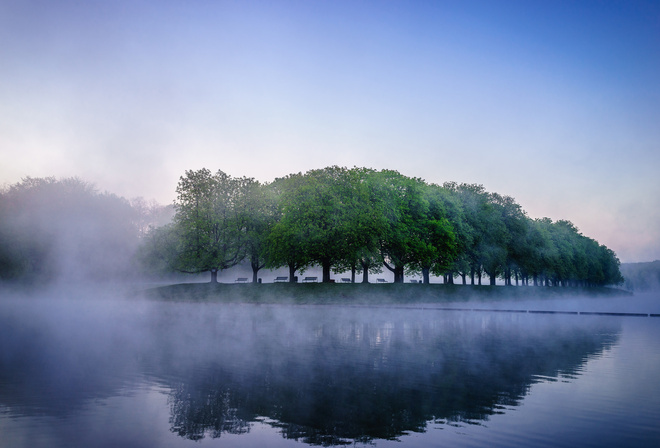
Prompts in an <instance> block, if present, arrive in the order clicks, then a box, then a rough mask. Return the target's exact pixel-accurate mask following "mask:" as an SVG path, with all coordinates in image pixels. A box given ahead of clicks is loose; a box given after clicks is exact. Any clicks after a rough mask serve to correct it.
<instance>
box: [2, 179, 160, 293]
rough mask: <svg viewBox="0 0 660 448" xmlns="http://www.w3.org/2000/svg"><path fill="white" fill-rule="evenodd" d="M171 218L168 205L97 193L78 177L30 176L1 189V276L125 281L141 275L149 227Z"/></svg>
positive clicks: (29, 279) (41, 280) (30, 279)
mask: <svg viewBox="0 0 660 448" xmlns="http://www.w3.org/2000/svg"><path fill="white" fill-rule="evenodd" d="M167 215H168V207H163V206H161V205H158V204H156V203H155V202H148V201H145V200H144V199H141V198H136V199H132V200H130V201H129V200H127V199H125V198H122V197H119V196H116V195H114V194H111V193H107V192H99V191H98V190H97V189H96V188H95V187H94V185H93V184H90V183H88V182H86V181H83V180H81V179H78V178H65V179H59V180H58V179H55V178H53V177H48V178H31V177H27V178H25V179H23V181H22V182H20V183H17V184H15V185H11V186H9V187H7V188H4V189H3V190H2V191H0V279H2V280H17V281H22V282H27V283H37V282H38V283H42V284H45V283H52V282H56V281H63V282H81V281H99V280H109V279H113V280H116V279H126V278H128V277H129V276H132V275H134V274H135V273H136V269H137V268H138V266H136V263H135V253H136V251H137V250H138V247H139V246H140V244H141V242H142V240H143V237H144V236H145V235H146V231H147V228H148V227H149V226H150V225H151V226H153V225H158V224H162V223H164V222H167V221H168V220H169V218H168V216H167ZM170 216H171V212H170Z"/></svg>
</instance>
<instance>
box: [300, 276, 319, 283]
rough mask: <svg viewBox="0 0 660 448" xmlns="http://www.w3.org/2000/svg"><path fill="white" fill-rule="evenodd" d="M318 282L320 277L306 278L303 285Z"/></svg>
mask: <svg viewBox="0 0 660 448" xmlns="http://www.w3.org/2000/svg"><path fill="white" fill-rule="evenodd" d="M317 281H318V277H305V278H304V279H303V283H309V282H317Z"/></svg>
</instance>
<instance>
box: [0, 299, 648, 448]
mask: <svg viewBox="0 0 660 448" xmlns="http://www.w3.org/2000/svg"><path fill="white" fill-rule="evenodd" d="M659 305H660V297H658V296H644V297H634V298H628V299H626V300H623V299H616V300H612V299H609V300H600V299H599V300H595V299H590V300H587V301H572V300H559V301H552V302H542V303H539V302H532V301H530V302H516V303H509V304H507V303H506V302H504V303H499V304H496V305H492V306H493V307H495V308H500V309H521V310H566V311H573V310H579V311H610V312H611V311H633V312H647V313H658V312H660V309H659V308H660V306H659ZM461 306H465V304H462V305H461ZM489 306H491V305H489ZM475 307H479V308H485V307H486V306H485V305H484V303H479V304H477V305H476V306H475ZM659 422H660V317H623V316H599V315H560V314H537V313H514V312H492V311H455V310H454V311H450V310H434V309H401V308H350V307H328V306H317V307H314V306H306V307H305V306H299V307H293V306H251V305H229V306H228V305H207V304H181V303H157V302H146V301H128V300H107V299H96V300H90V299H89V298H80V297H79V298H67V299H58V300H54V299H30V300H25V299H23V300H14V299H7V298H5V299H4V300H2V301H0V446H2V447H59V446H61V447H78V446H79V447H86V446H95V447H106V446H107V447H115V446H123V447H179V446H190V447H198V446H232V447H234V446H237V447H257V446H259V447H261V446H273V447H289V446H297V447H301V446H307V445H324V446H330V445H346V444H349V445H353V444H355V445H357V446H378V447H390V446H392V447H399V448H402V447H406V448H407V447H428V446H455V447H461V446H466V447H468V446H469V447H486V446H488V447H492V446H525V447H544V446H547V447H562V446H565V447H576V446H581V447H582V446H594V447H608V446H612V447H620V446H628V447H634V446H637V447H647V446H648V447H658V446H660V423H659Z"/></svg>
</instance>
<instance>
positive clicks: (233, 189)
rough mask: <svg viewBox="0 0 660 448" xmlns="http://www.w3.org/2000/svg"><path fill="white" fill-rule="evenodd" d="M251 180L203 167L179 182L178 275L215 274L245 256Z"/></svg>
mask: <svg viewBox="0 0 660 448" xmlns="http://www.w3.org/2000/svg"><path fill="white" fill-rule="evenodd" d="M253 183H254V181H253V180H252V179H247V178H232V177H230V176H229V175H227V174H225V173H223V172H222V171H220V170H218V172H217V173H216V174H211V171H209V170H208V169H206V168H203V169H200V170H198V171H186V172H185V175H184V176H182V177H181V178H180V179H179V183H178V185H177V189H176V193H177V199H176V201H175V208H176V214H175V216H174V224H175V228H176V231H177V237H178V242H179V247H178V250H177V256H176V261H175V263H174V266H176V269H177V270H179V271H181V272H187V273H200V272H210V273H211V282H212V283H217V281H218V272H220V271H222V270H225V269H229V268H231V267H233V266H235V265H237V264H238V263H240V262H241V261H242V260H243V259H244V257H245V253H246V232H247V222H246V216H247V213H246V207H247V199H246V198H247V196H248V195H249V191H250V188H251V185H252V184H253Z"/></svg>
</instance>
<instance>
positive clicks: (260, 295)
mask: <svg viewBox="0 0 660 448" xmlns="http://www.w3.org/2000/svg"><path fill="white" fill-rule="evenodd" d="M143 294H144V295H145V296H146V297H148V298H150V299H155V300H172V301H187V302H220V303H263V304H273V303H282V304H301V305H302V304H359V305H375V304H410V303H448V302H464V301H468V300H481V301H497V300H504V299H507V300H511V299H513V300H515V299H520V300H524V299H544V298H548V299H550V298H560V297H571V296H580V297H608V296H612V297H614V296H620V295H630V293H629V292H627V291H623V290H620V289H614V288H605V287H594V288H569V287H567V288H560V287H531V286H524V287H523V286H520V287H516V286H470V285H465V286H464V285H444V284H429V285H423V284H410V283H405V284H397V283H388V284H362V283H351V284H341V283H293V284H291V283H263V284H252V283H249V284H225V283H216V284H213V283H180V284H175V285H168V286H160V287H157V288H151V289H148V290H146V291H143Z"/></svg>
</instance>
